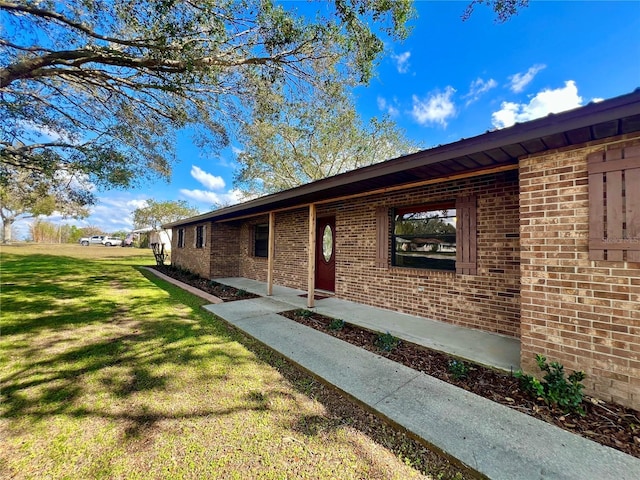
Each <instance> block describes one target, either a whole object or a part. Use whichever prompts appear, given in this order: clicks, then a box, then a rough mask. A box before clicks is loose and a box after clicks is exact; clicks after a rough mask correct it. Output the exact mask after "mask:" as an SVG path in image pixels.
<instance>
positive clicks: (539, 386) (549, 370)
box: [515, 354, 586, 415]
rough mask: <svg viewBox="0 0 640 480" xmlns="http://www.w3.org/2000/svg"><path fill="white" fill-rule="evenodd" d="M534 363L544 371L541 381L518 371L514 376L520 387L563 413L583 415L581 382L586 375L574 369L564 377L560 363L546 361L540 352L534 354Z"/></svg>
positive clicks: (582, 387) (582, 386)
mask: <svg viewBox="0 0 640 480" xmlns="http://www.w3.org/2000/svg"><path fill="white" fill-rule="evenodd" d="M536 363H537V364H538V367H539V368H540V370H542V371H543V372H546V373H545V375H544V377H543V379H542V380H543V381H542V382H541V381H540V380H538V379H537V378H535V377H534V376H532V375H527V374H525V373H523V372H522V371H518V372H516V373H515V376H516V378H518V380H519V381H520V387H521V388H522V389H523V390H524V391H526V392H527V393H529V394H530V395H532V396H534V397H535V398H542V399H543V400H544V401H545V402H546V403H547V404H548V405H553V406H557V407H559V408H561V409H562V411H564V412H565V413H570V412H573V413H578V414H580V415H584V409H583V408H582V400H583V397H584V394H583V393H582V390H583V389H584V385H583V384H582V383H581V382H582V380H584V379H585V377H586V375H585V373H584V372H582V371H576V372H573V373H572V374H571V375H569V376H568V377H566V378H565V373H564V366H563V365H562V364H560V363H558V362H551V363H547V358H546V357H545V356H543V355H540V354H538V355H536Z"/></svg>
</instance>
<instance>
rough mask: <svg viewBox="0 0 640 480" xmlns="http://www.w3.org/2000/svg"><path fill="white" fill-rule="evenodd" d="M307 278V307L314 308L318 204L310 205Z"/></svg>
mask: <svg viewBox="0 0 640 480" xmlns="http://www.w3.org/2000/svg"><path fill="white" fill-rule="evenodd" d="M307 265H308V275H309V276H308V279H307V286H308V292H307V307H309V308H313V306H314V301H315V291H316V205H315V203H312V204H311V205H309V259H308V263H307Z"/></svg>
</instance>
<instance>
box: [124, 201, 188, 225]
mask: <svg viewBox="0 0 640 480" xmlns="http://www.w3.org/2000/svg"><path fill="white" fill-rule="evenodd" d="M198 213H199V212H198V210H197V209H195V208H193V207H190V206H189V205H187V202H185V201H184V200H177V201H168V202H156V201H155V200H147V206H146V207H141V208H137V209H135V210H134V211H133V225H134V227H135V228H152V229H153V230H160V229H161V228H162V225H163V224H165V223H170V222H175V221H177V220H181V219H183V218H187V217H193V216H194V215H197V214H198Z"/></svg>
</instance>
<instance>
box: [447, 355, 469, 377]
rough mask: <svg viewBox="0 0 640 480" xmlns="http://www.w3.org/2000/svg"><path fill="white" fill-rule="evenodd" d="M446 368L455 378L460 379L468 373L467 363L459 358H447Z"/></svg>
mask: <svg viewBox="0 0 640 480" xmlns="http://www.w3.org/2000/svg"><path fill="white" fill-rule="evenodd" d="M447 370H448V372H449V374H450V375H451V376H452V377H453V378H454V379H455V380H462V379H463V378H467V376H468V375H469V365H467V364H466V363H464V362H463V361H461V360H449V365H448V367H447Z"/></svg>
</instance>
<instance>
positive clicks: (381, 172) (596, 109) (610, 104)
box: [164, 88, 640, 227]
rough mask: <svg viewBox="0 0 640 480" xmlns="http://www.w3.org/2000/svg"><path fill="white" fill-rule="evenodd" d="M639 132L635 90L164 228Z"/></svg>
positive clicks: (639, 94)
mask: <svg viewBox="0 0 640 480" xmlns="http://www.w3.org/2000/svg"><path fill="white" fill-rule="evenodd" d="M638 131H640V88H638V89H636V90H635V91H634V92H632V93H630V94H627V95H623V96H620V97H616V98H612V99H610V100H604V101H602V102H598V103H590V104H588V105H585V106H584V107H579V108H576V109H573V110H569V111H566V112H562V113H558V114H551V115H548V116H546V117H544V118H540V119H536V120H531V121H529V122H525V123H520V124H516V125H514V126H512V127H509V128H504V129H501V130H495V131H489V132H486V133H484V134H482V135H478V136H476V137H472V138H468V139H462V140H459V141H457V142H454V143H450V144H447V145H441V146H437V147H434V148H430V149H428V150H422V151H420V152H416V153H413V154H410V155H406V156H403V157H399V158H395V159H393V160H387V161H385V162H382V163H377V164H374V165H370V166H367V167H363V168H359V169H357V170H352V171H350V172H346V173H342V174H339V175H336V176H333V177H328V178H324V179H322V180H318V181H315V182H312V183H308V184H305V185H301V186H299V187H296V188H292V189H289V190H285V191H282V192H278V193H274V194H271V195H266V196H264V197H260V198H256V199H254V200H250V201H247V202H244V203H240V204H238V205H233V206H230V207H226V208H222V209H220V210H214V211H212V212H209V213H205V214H202V215H198V216H195V217H190V218H186V219H184V220H180V221H177V222H172V223H168V224H166V225H164V227H174V226H178V225H188V224H192V223H198V222H202V221H203V220H214V221H217V220H229V219H233V218H236V217H244V216H248V215H257V214H261V213H266V212H269V211H272V210H280V209H284V208H291V207H295V206H297V205H307V204H310V203H315V202H320V201H326V200H330V199H332V198H339V197H343V196H348V195H357V194H362V193H366V192H372V191H375V190H379V189H384V188H389V187H392V186H398V185H410V184H412V183H416V182H420V181H425V180H431V179H434V180H435V179H438V178H443V177H448V176H454V175H457V174H461V173H473V172H481V171H482V170H488V169H494V168H496V167H500V166H505V167H506V166H508V165H517V164H518V159H519V158H520V157H522V156H525V155H530V154H536V153H540V152H544V151H547V150H553V149H556V148H562V147H568V146H570V145H578V144H583V143H586V142H592V141H596V140H600V139H603V138H607V137H613V136H616V135H623V134H628V133H634V132H638Z"/></svg>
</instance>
